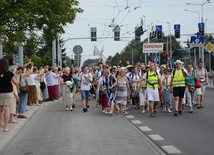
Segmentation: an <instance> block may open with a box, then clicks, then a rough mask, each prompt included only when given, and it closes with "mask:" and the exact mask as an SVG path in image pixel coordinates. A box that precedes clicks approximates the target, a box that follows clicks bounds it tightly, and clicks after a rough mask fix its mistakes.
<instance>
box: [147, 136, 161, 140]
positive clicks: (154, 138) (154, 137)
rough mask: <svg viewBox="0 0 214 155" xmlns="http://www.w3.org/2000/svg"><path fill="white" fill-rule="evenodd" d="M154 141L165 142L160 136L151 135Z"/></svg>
mask: <svg viewBox="0 0 214 155" xmlns="http://www.w3.org/2000/svg"><path fill="white" fill-rule="evenodd" d="M149 137H150V138H151V139H152V140H164V138H163V137H161V136H160V135H149Z"/></svg>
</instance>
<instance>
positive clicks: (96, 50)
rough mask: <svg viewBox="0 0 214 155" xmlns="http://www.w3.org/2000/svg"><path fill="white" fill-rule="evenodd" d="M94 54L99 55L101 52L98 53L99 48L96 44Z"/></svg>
mask: <svg viewBox="0 0 214 155" xmlns="http://www.w3.org/2000/svg"><path fill="white" fill-rule="evenodd" d="M93 54H94V56H100V55H101V53H100V50H99V49H98V48H97V46H94V53H93Z"/></svg>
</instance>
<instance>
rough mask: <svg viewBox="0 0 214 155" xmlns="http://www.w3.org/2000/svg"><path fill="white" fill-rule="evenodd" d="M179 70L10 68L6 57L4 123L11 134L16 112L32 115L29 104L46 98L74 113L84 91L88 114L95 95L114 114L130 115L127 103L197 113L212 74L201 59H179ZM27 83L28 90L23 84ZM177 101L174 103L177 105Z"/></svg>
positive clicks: (0, 73) (0, 111)
mask: <svg viewBox="0 0 214 155" xmlns="http://www.w3.org/2000/svg"><path fill="white" fill-rule="evenodd" d="M174 64H175V69H174V70H172V69H171V68H169V67H168V66H167V65H161V66H160V67H158V66H157V64H155V63H153V62H151V63H150V64H149V65H146V64H137V65H135V66H131V65H128V66H127V67H122V66H118V67H116V66H113V67H111V66H108V65H103V64H102V63H99V66H98V67H96V68H90V67H88V66H83V67H82V68H81V70H80V71H79V70H78V68H69V67H66V68H64V69H59V68H57V67H48V66H45V67H41V68H39V69H38V68H37V67H36V66H35V65H34V63H33V62H31V61H29V62H28V63H26V64H25V65H23V66H17V67H13V68H12V70H10V69H9V62H8V60H7V59H6V58H2V59H0V66H1V67H0V127H3V131H5V132H7V131H9V129H8V123H9V122H10V123H17V121H16V120H15V119H14V116H15V115H17V117H18V118H27V117H26V116H25V115H24V113H25V111H26V106H27V103H29V105H33V104H35V105H37V106H39V105H40V104H41V103H42V102H44V101H54V100H57V99H59V98H60V97H62V103H63V104H64V105H65V108H66V110H67V111H68V110H70V111H73V108H75V103H76V93H77V92H80V94H81V98H82V107H83V112H87V111H88V108H89V100H90V96H92V95H93V96H94V97H95V98H96V101H97V106H99V105H101V107H102V111H103V112H104V113H105V114H108V115H110V116H112V115H113V113H114V110H116V111H117V113H126V111H127V109H128V107H127V105H128V104H131V105H133V106H134V107H135V108H136V109H142V113H146V111H150V112H151V116H152V117H155V116H156V114H157V108H156V107H157V105H158V104H159V103H161V105H162V106H163V110H164V111H168V112H170V113H171V112H172V109H173V108H174V115H175V116H178V115H182V109H183V108H184V105H187V106H188V107H189V112H190V113H192V112H193V107H194V105H197V108H198V109H200V108H203V107H204V104H203V96H204V92H205V88H206V85H207V84H208V73H207V71H206V69H205V68H204V67H203V62H202V61H199V62H198V66H197V68H195V69H194V68H193V66H192V64H187V69H185V68H184V64H183V62H182V61H180V60H177V61H176V62H175V63H174ZM26 86H27V87H28V89H27V90H25V91H23V90H22V89H21V88H23V89H24V88H25V87H26ZM173 105H174V106H173Z"/></svg>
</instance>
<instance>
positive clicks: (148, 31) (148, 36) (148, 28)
mask: <svg viewBox="0 0 214 155" xmlns="http://www.w3.org/2000/svg"><path fill="white" fill-rule="evenodd" d="M152 24H153V22H151V24H150V25H147V38H148V43H150V32H151V30H152V28H151V27H152ZM147 56H150V53H148V55H147V53H145V63H146V64H148V63H147V58H148V57H147ZM148 62H149V60H148Z"/></svg>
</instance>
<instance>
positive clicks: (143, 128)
mask: <svg viewBox="0 0 214 155" xmlns="http://www.w3.org/2000/svg"><path fill="white" fill-rule="evenodd" d="M139 129H140V130H141V131H152V129H150V128H149V127H148V126H141V127H139Z"/></svg>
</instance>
